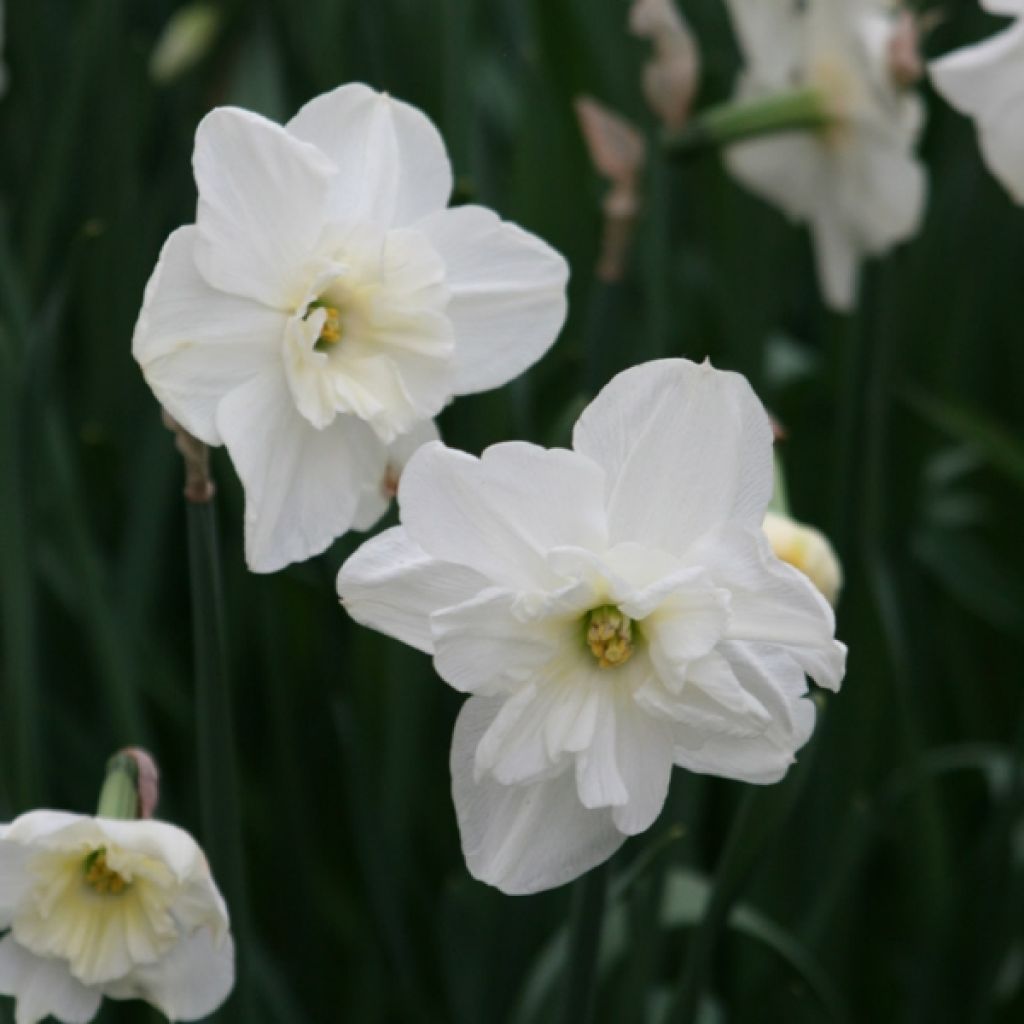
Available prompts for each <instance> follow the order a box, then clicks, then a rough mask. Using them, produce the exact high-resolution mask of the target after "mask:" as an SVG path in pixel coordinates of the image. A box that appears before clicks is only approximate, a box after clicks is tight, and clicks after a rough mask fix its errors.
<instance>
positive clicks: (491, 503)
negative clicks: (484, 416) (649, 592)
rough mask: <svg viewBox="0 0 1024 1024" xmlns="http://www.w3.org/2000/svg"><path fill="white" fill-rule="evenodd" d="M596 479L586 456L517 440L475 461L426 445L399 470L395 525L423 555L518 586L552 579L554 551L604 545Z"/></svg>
mask: <svg viewBox="0 0 1024 1024" xmlns="http://www.w3.org/2000/svg"><path fill="white" fill-rule="evenodd" d="M603 488H604V476H603V474H602V473H601V470H600V469H599V468H598V467H597V466H596V465H594V464H593V463H592V462H591V461H590V460H589V459H585V458H583V457H582V456H580V455H577V454H576V453H575V452H569V451H564V450H562V449H553V450H550V451H549V450H545V449H543V448H538V447H537V446H535V445H531V444H525V443H522V442H509V443H506V444H497V445H493V446H492V447H490V448H488V449H487V450H486V451H485V452H484V453H483V455H482V456H481V457H480V458H479V459H476V458H473V457H472V456H470V455H466V454H465V453H463V452H458V451H453V450H452V449H450V448H446V447H444V445H441V444H427V445H424V446H423V447H422V448H420V449H419V451H418V452H417V453H416V454H415V455H414V456H413V457H412V459H410V461H409V464H408V465H407V466H406V468H405V472H404V473H403V474H402V481H401V484H400V485H399V490H398V500H399V506H400V509H401V518H402V523H403V525H404V526H405V527H406V529H407V530H408V531H409V535H410V536H411V537H412V538H413V539H414V540H415V541H416V543H417V544H419V545H420V546H421V547H422V548H423V549H424V550H425V551H427V552H428V553H429V554H431V555H433V556H434V557H435V558H439V559H441V560H443V561H448V562H455V563H457V564H460V565H466V566H469V567H470V568H473V569H476V570H477V571H478V572H481V573H483V574H484V575H486V576H488V577H490V578H491V579H492V580H493V581H494V582H495V583H498V584H499V585H502V586H507V587H510V588H518V589H523V590H532V589H546V588H549V587H551V586H552V585H555V584H556V583H557V582H558V581H557V579H556V577H555V576H554V575H553V573H552V571H551V570H550V568H549V567H548V565H547V563H546V560H545V557H544V556H545V554H546V552H547V551H548V550H550V549H551V548H553V547H559V546H562V545H577V546H581V547H592V548H597V549H600V548H602V547H603V546H604V544H605V524H604V514H603V511H604V510H603V507H602V505H603V497H602V494H603Z"/></svg>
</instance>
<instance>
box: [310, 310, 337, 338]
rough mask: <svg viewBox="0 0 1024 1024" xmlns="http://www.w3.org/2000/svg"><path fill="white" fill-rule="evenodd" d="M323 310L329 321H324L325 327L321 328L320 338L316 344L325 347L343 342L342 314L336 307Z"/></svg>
mask: <svg viewBox="0 0 1024 1024" xmlns="http://www.w3.org/2000/svg"><path fill="white" fill-rule="evenodd" d="M323 310H324V312H325V313H326V314H327V319H326V320H324V325H323V327H321V328H320V337H319V338H317V340H316V343H317V344H318V345H319V344H320V343H321V342H322V343H323V344H325V345H336V344H337V343H338V342H339V341H341V318H340V314H339V313H338V310H337V309H336V308H335V307H334V306H324V307H323Z"/></svg>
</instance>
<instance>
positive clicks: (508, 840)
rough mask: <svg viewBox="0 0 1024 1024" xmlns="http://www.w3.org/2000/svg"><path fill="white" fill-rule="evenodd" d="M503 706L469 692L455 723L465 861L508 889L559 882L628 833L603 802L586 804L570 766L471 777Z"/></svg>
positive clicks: (456, 790)
mask: <svg viewBox="0 0 1024 1024" xmlns="http://www.w3.org/2000/svg"><path fill="white" fill-rule="evenodd" d="M500 706H501V701H500V700H494V699H492V698H487V697H471V698H470V699H469V700H468V701H467V702H466V703H465V705H463V708H462V711H461V712H460V713H459V718H458V721H457V722H456V723H455V734H454V736H453V737H452V755H451V771H452V796H453V798H454V800H455V812H456V815H457V817H458V821H459V832H460V834H461V836H462V851H463V854H464V855H465V858H466V864H467V866H468V867H469V870H470V872H471V873H472V875H473V877H474V878H478V879H480V880H481V881H483V882H487V883H488V884H490V885H494V886H497V887H498V888H499V889H501V890H502V892H506V893H509V894H520V893H531V892H539V891H541V890H543V889H551V888H554V887H555V886H558V885H564V884H565V883H566V882H571V881H572V880H573V879H574V878H577V877H579V876H580V875H582V874H583V873H584V872H586V871H589V870H590V869H591V868H592V867H595V866H596V865H597V864H600V863H601V862H602V861H605V860H607V859H608V858H609V857H610V856H611V855H612V854H613V853H614V852H615V851H616V850H617V849H618V848H619V846H621V845H622V843H623V841H624V839H625V836H623V834H622V833H621V832H620V831H619V830H618V829H617V828H616V827H615V825H614V824H613V822H612V818H611V814H610V813H609V812H608V811H607V810H597V811H590V810H587V809H586V808H585V807H583V805H582V804H581V803H580V801H579V797H578V796H577V795H576V784H575V781H574V779H573V773H572V771H571V770H570V771H564V772H562V773H561V774H559V775H558V776H556V777H555V778H551V779H545V780H544V781H542V782H536V783H533V784H531V785H522V786H503V785H501V784H500V783H498V782H495V781H494V780H493V779H490V778H487V777H486V776H485V777H484V778H482V779H480V781H476V779H475V760H476V749H477V746H478V745H479V743H480V740H481V738H482V737H483V735H484V733H485V732H486V731H487V729H488V728H489V727H490V724H491V722H492V721H493V720H494V717H495V715H496V714H497V713H498V710H499V708H500Z"/></svg>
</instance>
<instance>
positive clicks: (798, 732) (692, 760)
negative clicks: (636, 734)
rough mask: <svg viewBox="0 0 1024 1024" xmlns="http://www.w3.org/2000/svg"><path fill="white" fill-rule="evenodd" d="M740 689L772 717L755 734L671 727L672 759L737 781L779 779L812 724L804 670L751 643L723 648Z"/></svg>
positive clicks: (782, 657)
mask: <svg viewBox="0 0 1024 1024" xmlns="http://www.w3.org/2000/svg"><path fill="white" fill-rule="evenodd" d="M723 650H724V651H725V652H726V653H727V655H728V658H729V662H730V665H731V667H732V669H733V671H734V672H735V674H736V677H737V679H738V681H739V682H740V684H741V685H742V686H743V688H744V689H745V690H747V691H748V692H749V693H750V694H751V695H752V696H754V697H755V698H756V699H757V700H758V702H759V703H760V704H761V705H762V706H763V707H765V708H766V709H768V711H769V713H770V714H771V716H772V718H771V722H770V724H769V725H768V727H767V728H765V729H764V730H763V731H762V732H761V733H760V734H759V735H756V736H750V735H744V734H743V733H742V732H735V733H729V732H717V731H716V732H697V731H695V730H694V729H693V728H692V727H690V726H689V725H680V726H678V728H677V730H676V748H675V760H676V764H679V765H681V766H682V767H684V768H688V769H689V770H690V771H695V772H700V773H703V774H711V775H720V776H722V777H723V778H729V779H738V780H739V781H741V782H752V783H757V784H768V783H772V782H778V781H779V779H781V778H782V777H783V776H784V775H785V774H786V772H787V771H788V769H789V766H790V765H791V764H792V763H793V762H794V760H795V759H796V751H797V750H799V749H800V747H802V746H803V745H804V744H805V743H806V742H807V740H808V739H809V738H810V735H811V732H812V731H813V729H814V717H815V715H814V704H813V703H812V702H811V701H810V700H809V699H807V698H806V697H805V696H803V694H804V692H805V690H806V684H805V682H804V679H803V671H802V669H801V667H800V666H798V665H797V664H796V662H795V661H793V660H792V659H791V658H789V657H788V656H787V655H785V654H780V653H779V652H777V651H772V650H769V649H767V648H765V647H763V646H760V645H754V644H743V645H740V644H733V645H727V646H724V647H723Z"/></svg>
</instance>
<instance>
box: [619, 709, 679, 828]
mask: <svg viewBox="0 0 1024 1024" xmlns="http://www.w3.org/2000/svg"><path fill="white" fill-rule="evenodd" d="M616 722H617V734H616V758H617V761H618V765H619V770H620V771H621V773H622V781H623V782H624V783H625V786H626V793H627V795H628V798H627V800H626V803H624V804H622V805H621V806H619V807H616V808H614V810H613V812H612V820H613V821H614V822H615V826H616V828H618V829H619V831H621V832H625V833H626V835H630V836H634V835H637V834H638V833H640V832H644V831H646V830H647V829H649V828H650V827H651V825H653V824H654V820H655V818H657V817H658V815H659V814H660V813H661V809H662V807H663V806H664V805H665V797H666V796H667V795H668V784H669V777H670V775H671V773H672V731H671V729H670V728H669V727H668V726H667V725H666V724H665V723H664V722H661V721H659V720H658V719H656V718H652V717H651V716H650V715H648V714H647V713H646V712H644V711H643V710H641V709H640V708H639V707H638V706H637V705H636V704H634V703H633V701H632V700H631V699H629V698H626V699H624V700H621V701H620V702H619V705H618V707H617V708H616Z"/></svg>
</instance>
